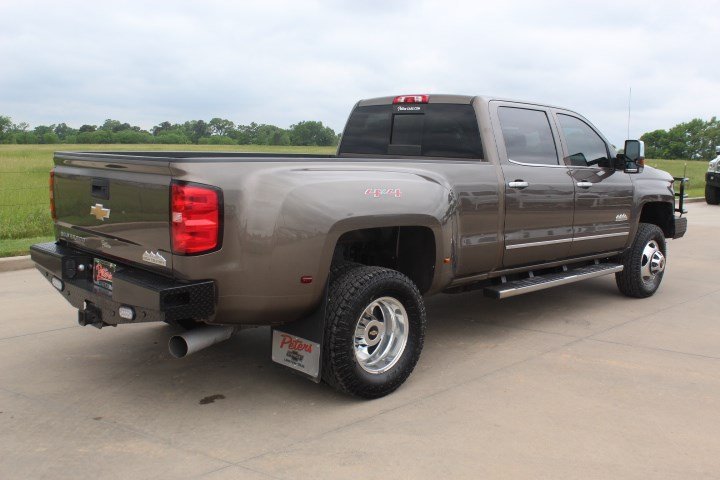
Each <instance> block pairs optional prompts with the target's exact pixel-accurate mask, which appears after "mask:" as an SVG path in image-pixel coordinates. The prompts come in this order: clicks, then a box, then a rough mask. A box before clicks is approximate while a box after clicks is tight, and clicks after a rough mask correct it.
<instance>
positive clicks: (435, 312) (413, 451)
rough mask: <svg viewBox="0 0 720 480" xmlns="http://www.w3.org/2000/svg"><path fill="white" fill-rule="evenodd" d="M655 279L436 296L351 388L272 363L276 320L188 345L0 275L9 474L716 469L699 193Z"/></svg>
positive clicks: (711, 307) (453, 474)
mask: <svg viewBox="0 0 720 480" xmlns="http://www.w3.org/2000/svg"><path fill="white" fill-rule="evenodd" d="M689 209H690V214H689V219H690V220H689V231H688V234H687V236H686V237H685V238H683V239H681V240H676V241H670V242H669V259H668V262H669V263H668V270H667V272H666V275H665V279H664V281H663V285H662V286H661V288H660V291H659V292H658V293H657V294H656V295H655V296H654V297H652V298H649V299H645V300H636V299H629V298H625V297H623V296H621V295H620V294H619V293H618V291H617V289H616V287H615V283H614V279H613V278H612V277H604V278H599V279H595V280H591V281H587V282H583V283H579V284H575V285H571V286H567V287H560V288H557V289H552V290H548V291H545V292H538V293H534V294H530V295H525V296H520V297H515V298H511V299H508V300H503V301H501V302H498V301H495V300H490V299H485V298H483V296H482V294H481V293H480V292H475V293H466V294H461V295H439V296H436V297H432V298H429V299H428V300H427V304H428V318H429V321H430V326H429V330H428V334H427V339H426V346H425V350H424V352H423V355H422V357H421V359H420V363H419V364H418V367H417V368H416V370H415V372H414V374H413V375H412V376H411V377H410V379H409V381H408V382H407V383H406V384H405V385H404V386H403V387H401V389H400V390H398V391H397V392H396V393H394V394H392V395H390V396H388V397H386V398H383V399H380V400H375V401H360V400H355V399H352V398H349V397H345V396H343V395H340V394H338V393H335V392H334V391H333V390H331V389H330V388H328V387H326V386H324V385H315V384H313V383H311V382H309V381H307V380H304V379H302V378H300V377H298V376H296V375H293V374H292V373H291V372H289V371H287V370H285V369H283V368H282V367H280V366H276V365H275V364H273V363H272V362H271V361H270V351H269V330H268V329H264V328H263V329H253V330H248V331H245V332H242V333H241V334H240V335H238V336H236V337H234V338H233V339H231V340H230V341H228V342H225V343H223V344H220V345H217V346H215V347H213V348H210V349H207V350H205V351H202V352H200V353H198V354H196V355H194V356H190V357H188V358H185V359H182V360H174V359H172V358H171V357H170V355H169V354H168V353H167V348H166V344H167V339H168V337H169V335H170V334H171V333H172V332H174V330H173V329H172V328H171V327H169V326H166V325H164V324H148V325H130V326H121V327H118V328H105V329H103V330H96V329H94V328H91V327H86V328H82V327H79V326H77V323H76V313H75V311H74V310H73V309H72V308H71V307H70V306H69V305H68V304H66V302H65V301H64V300H63V299H62V298H61V297H60V295H58V294H57V293H56V292H55V291H54V290H53V288H52V287H51V286H50V285H49V284H48V283H47V282H46V281H45V280H44V279H43V278H41V276H40V274H39V273H37V272H36V271H35V270H23V271H17V272H8V273H2V274H0V299H2V304H1V310H0V478H2V479H5V480H8V479H27V478H52V479H58V478H69V479H70V478H71V479H83V478H122V479H127V478H203V479H223V478H249V479H255V478H257V479H263V478H282V479H290V478H376V479H378V478H488V477H490V478H552V479H557V478H600V479H607V478H619V477H621V478H643V479H647V478H683V479H686V478H704V477H707V478H717V477H718V476H720V455H718V452H720V322H719V321H718V320H719V316H720V315H719V314H718V305H720V282H719V281H718V277H717V272H718V269H720V248H719V246H718V239H720V208H718V207H714V208H713V207H709V206H707V205H705V204H704V203H696V204H692V205H690V206H689Z"/></svg>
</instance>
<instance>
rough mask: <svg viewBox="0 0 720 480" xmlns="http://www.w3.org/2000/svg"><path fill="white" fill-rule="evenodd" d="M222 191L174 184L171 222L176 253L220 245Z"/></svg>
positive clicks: (202, 249) (189, 252)
mask: <svg viewBox="0 0 720 480" xmlns="http://www.w3.org/2000/svg"><path fill="white" fill-rule="evenodd" d="M221 201H222V199H221V194H220V190H218V189H215V188H210V187H201V186H198V185H194V184H184V183H173V184H172V200H171V204H170V207H171V213H170V222H171V223H172V249H173V253H177V254H180V255H192V254H198V253H205V252H209V251H211V250H215V249H217V248H218V247H219V246H220V208H221Z"/></svg>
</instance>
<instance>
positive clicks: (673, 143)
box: [640, 117, 720, 160]
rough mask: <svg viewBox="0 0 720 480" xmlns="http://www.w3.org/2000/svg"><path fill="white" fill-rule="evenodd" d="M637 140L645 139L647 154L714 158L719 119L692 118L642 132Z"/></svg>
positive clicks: (718, 142)
mask: <svg viewBox="0 0 720 480" xmlns="http://www.w3.org/2000/svg"><path fill="white" fill-rule="evenodd" d="M640 140H642V141H644V142H645V156H646V157H647V158H683V159H689V160H709V159H712V158H715V146H717V145H720V121H718V119H717V118H716V117H712V118H711V119H710V120H708V121H707V122H706V121H704V120H702V119H700V118H695V119H692V120H690V121H689V122H685V123H679V124H677V125H675V126H674V127H672V128H671V129H669V130H655V131H652V132H648V133H645V134H644V135H642V136H641V137H640Z"/></svg>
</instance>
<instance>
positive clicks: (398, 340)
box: [353, 297, 409, 374]
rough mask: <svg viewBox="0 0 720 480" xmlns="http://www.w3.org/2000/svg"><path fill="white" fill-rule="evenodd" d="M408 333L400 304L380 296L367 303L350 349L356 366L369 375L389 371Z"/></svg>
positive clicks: (405, 318) (403, 310)
mask: <svg viewBox="0 0 720 480" xmlns="http://www.w3.org/2000/svg"><path fill="white" fill-rule="evenodd" d="M408 330H409V323H408V315H407V312H406V311H405V307H403V305H402V303H400V301H398V300H397V299H395V298H392V297H381V298H378V299H377V300H374V301H373V302H371V303H370V305H368V306H367V307H365V310H363V312H362V314H361V315H360V318H359V319H358V322H357V325H356V326H355V339H354V342H353V347H354V348H353V349H354V351H355V359H356V360H357V362H358V364H359V365H360V367H362V369H363V370H365V371H366V372H368V373H373V374H379V373H383V372H386V371H388V370H390V369H391V368H392V367H393V366H394V365H395V364H396V363H397V361H398V360H400V357H401V356H402V354H403V351H404V350H405V345H407V340H408Z"/></svg>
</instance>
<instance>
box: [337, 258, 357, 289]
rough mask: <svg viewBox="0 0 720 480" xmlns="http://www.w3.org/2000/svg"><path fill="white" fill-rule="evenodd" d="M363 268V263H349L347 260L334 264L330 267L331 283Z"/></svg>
mask: <svg viewBox="0 0 720 480" xmlns="http://www.w3.org/2000/svg"><path fill="white" fill-rule="evenodd" d="M362 266H363V264H362V263H356V262H348V261H346V260H342V261H339V262H336V263H333V264H332V265H330V282H331V283H332V282H333V281H334V280H335V279H337V278H340V277H341V276H343V275H344V274H345V272H348V271H350V270H352V269H353V268H358V267H362Z"/></svg>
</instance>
